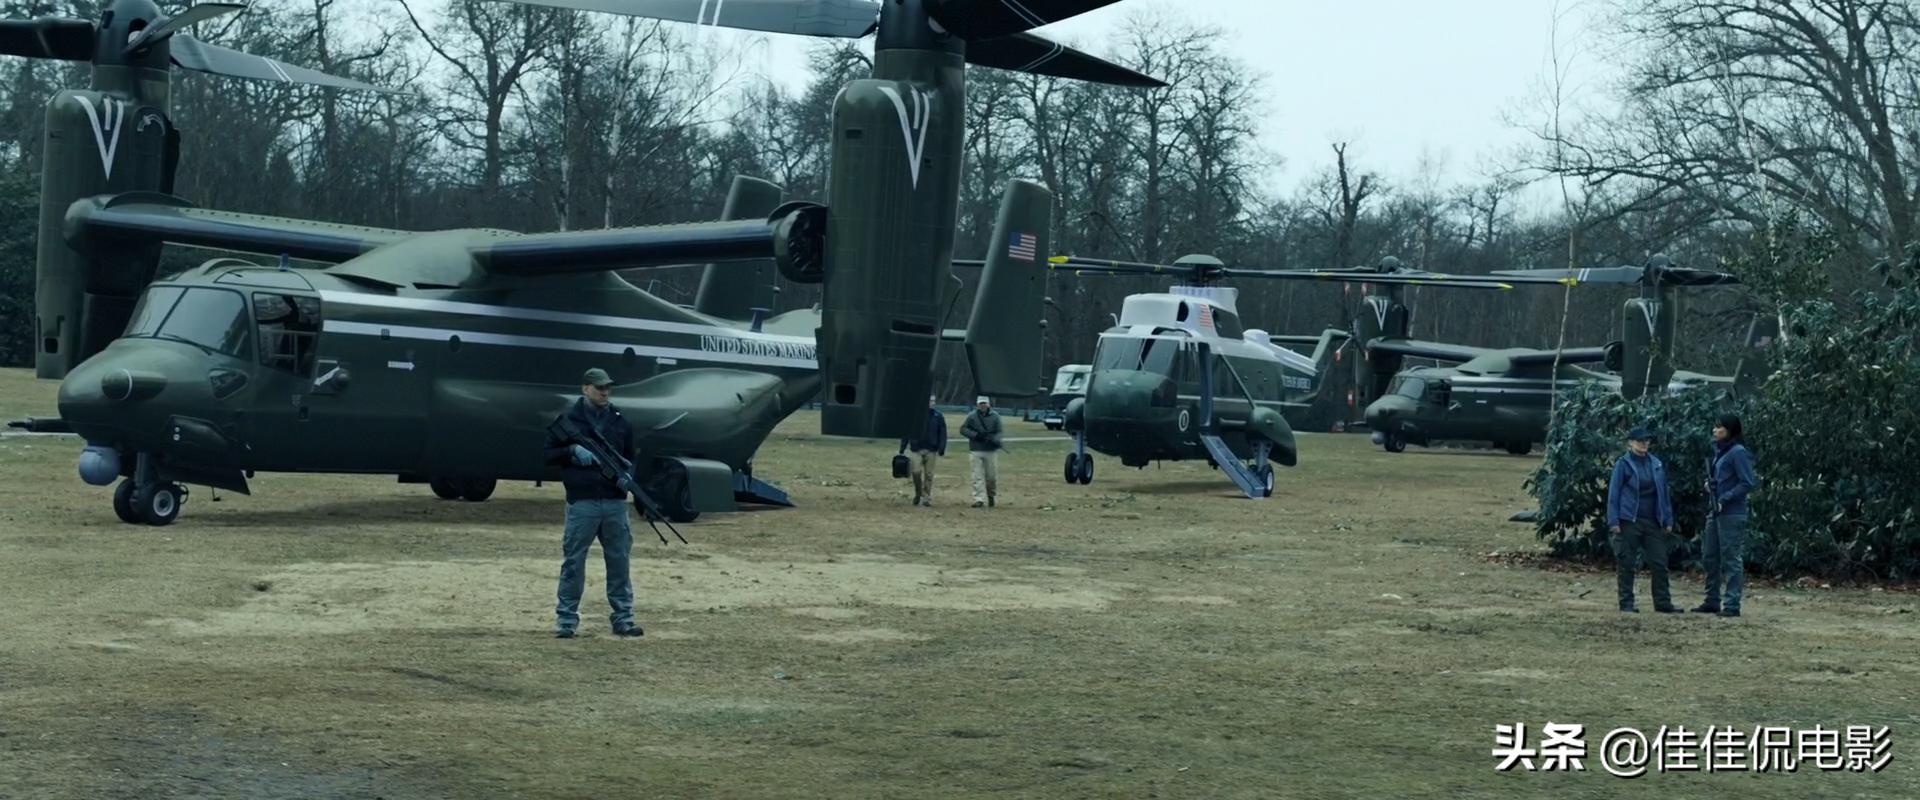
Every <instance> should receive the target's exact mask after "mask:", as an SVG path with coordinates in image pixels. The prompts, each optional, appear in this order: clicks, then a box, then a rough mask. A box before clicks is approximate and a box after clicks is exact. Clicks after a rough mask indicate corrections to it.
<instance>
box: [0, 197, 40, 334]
mask: <svg viewBox="0 0 1920 800" xmlns="http://www.w3.org/2000/svg"><path fill="white" fill-rule="evenodd" d="M39 194H40V193H39V189H38V187H35V186H33V185H31V181H29V180H28V179H27V178H26V177H24V176H21V175H17V174H15V173H14V172H12V171H10V170H9V171H0V367H24V366H28V365H31V364H32V363H33V338H34V331H33V314H34V306H33V280H34V278H33V265H34V247H35V242H36V241H38V238H39V228H40V206H39V203H38V198H39Z"/></svg>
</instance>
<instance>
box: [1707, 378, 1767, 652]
mask: <svg viewBox="0 0 1920 800" xmlns="http://www.w3.org/2000/svg"><path fill="white" fill-rule="evenodd" d="M1740 434H1741V429H1740V417H1739V416H1737V415H1734V414H1724V415H1721V417H1720V420H1719V422H1717V423H1715V424H1714V426H1713V455H1711V456H1709V457H1708V458H1707V530H1706V532H1705V533H1703V534H1701V537H1700V542H1701V545H1700V561H1701V562H1702V563H1703V564H1704V566H1705V567H1706V570H1707V599H1706V602H1703V603H1701V604H1700V606H1699V607H1698V608H1695V609H1694V611H1697V612H1700V613H1702V614H1719V615H1720V616H1723V617H1737V616H1740V596H1741V593H1742V592H1743V591H1744V590H1745V588H1746V584H1747V564H1746V544H1747V495H1749V494H1751V493H1752V492H1753V490H1754V487H1756V486H1759V485H1760V477H1759V476H1758V475H1756V474H1754V471H1753V453H1752V452H1751V451H1749V450H1747V446H1746V445H1745V444H1744V443H1742V442H1741V440H1740ZM1722 582H1724V583H1725V584H1726V593H1725V594H1724V595H1722V594H1721V591H1720V588H1721V583H1722ZM1723 601H1724V602H1723Z"/></svg>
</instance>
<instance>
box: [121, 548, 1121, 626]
mask: <svg viewBox="0 0 1920 800" xmlns="http://www.w3.org/2000/svg"><path fill="white" fill-rule="evenodd" d="M594 561H597V559H594V560H590V561H589V563H588V568H587V591H586V595H585V596H584V597H583V598H582V602H581V616H582V617H583V618H591V617H593V616H596V615H598V614H601V613H604V612H603V611H600V610H599V609H604V608H605V601H604V600H601V599H600V598H602V597H604V594H603V593H604V591H605V588H604V586H605V584H604V583H603V582H602V581H603V579H602V577H601V576H602V573H601V571H600V568H599V565H598V564H596V563H593V562H594ZM633 579H634V582H635V591H636V594H637V596H638V597H639V598H640V599H641V602H642V603H643V604H644V606H645V607H646V608H648V609H654V610H687V611H724V610H727V609H735V608H749V607H769V606H771V607H785V608H786V609H787V610H788V611H789V612H790V613H795V614H801V615H804V616H811V617H815V618H819V619H829V620H840V619H850V618H853V617H856V616H859V615H860V614H861V613H862V612H859V611H857V610H855V609H853V608H847V606H863V605H881V606H896V607H901V608H913V609H939V610H948V611H1018V610H1067V611H1105V610H1106V609H1107V607H1108V606H1109V604H1111V603H1112V602H1113V600H1114V598H1115V597H1116V595H1117V594H1118V593H1119V592H1120V590H1121V589H1123V588H1124V587H1121V586H1119V585H1116V584H1108V583H1104V582H1099V581H1091V580H1088V579H1085V578H1066V577H1063V576H1060V575H1058V574H1055V573H1044V574H1039V575H1034V574H1022V575H1020V576H1019V577H1017V578H1016V577H1013V576H1011V575H1009V574H1008V573H1005V572H1001V571H999V570H991V569H948V568H942V567H939V566H935V565H929V564H913V563H904V562H899V561H895V560H891V559H889V560H881V559H858V560H844V559H836V560H834V561H825V562H791V561H780V562H760V561H750V560H746V559H741V558H735V557H731V556H722V555H712V556H707V557H704V558H697V559H688V558H664V559H644V560H641V559H636V560H635V561H634V562H633ZM554 580H555V565H554V563H553V561H552V560H551V559H531V558H523V559H494V560H459V561H394V562H386V563H324V562H315V563H303V564H293V565H290V566H288V567H287V568H285V569H283V570H280V571H278V572H274V573H271V574H267V575H262V576H260V577H259V579H258V580H257V581H255V583H256V584H259V583H265V584H268V585H270V586H271V587H272V589H271V590H270V591H265V592H261V591H249V592H248V594H247V597H246V598H245V599H244V600H243V601H242V602H241V603H240V605H239V606H238V607H236V608H233V609H228V610H223V611H217V612H214V613H212V614H209V615H207V616H204V617H200V618H165V619H158V620H153V621H152V623H151V624H154V625H158V626H162V627H165V628H170V629H172V630H174V631H175V632H178V633H181V634H184V635H192V636H204V635H240V636H273V635H288V634H328V633H357V632H364V631H370V630H379V629H394V628H410V629H419V628H470V627H474V626H486V627H524V626H527V625H540V624H544V620H546V619H547V618H548V617H549V616H550V615H551V614H552V608H553V586H554ZM825 603H838V604H840V605H823V604H825Z"/></svg>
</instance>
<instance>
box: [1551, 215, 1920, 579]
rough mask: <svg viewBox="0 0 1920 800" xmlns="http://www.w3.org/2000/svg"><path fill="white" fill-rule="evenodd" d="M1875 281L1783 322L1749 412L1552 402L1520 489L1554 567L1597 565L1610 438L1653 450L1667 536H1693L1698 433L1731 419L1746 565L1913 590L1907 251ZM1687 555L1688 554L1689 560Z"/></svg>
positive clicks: (1700, 393)
mask: <svg viewBox="0 0 1920 800" xmlns="http://www.w3.org/2000/svg"><path fill="white" fill-rule="evenodd" d="M1877 269H1878V270H1879V271H1880V272H1881V274H1882V275H1883V276H1884V277H1885V279H1886V283H1887V288H1886V289H1885V290H1881V291H1876V292H1860V293H1857V294H1856V295H1855V296H1854V297H1853V298H1852V299H1851V301H1850V302H1848V303H1844V304H1842V303H1836V302H1833V301H1830V300H1827V299H1824V298H1820V299H1810V300H1808V299H1803V300H1801V301H1799V302H1797V303H1791V304H1788V305H1786V306H1784V311H1783V314H1784V316H1785V319H1786V323H1787V326H1786V330H1785V334H1786V335H1784V336H1782V337H1781V341H1780V342H1778V343H1776V344H1775V345H1774V346H1773V348H1772V350H1771V353H1770V355H1771V360H1772V362H1773V372H1772V374H1771V375H1770V376H1769V377H1768V378H1767V379H1766V381H1765V383H1764V384H1763V385H1762V386H1761V387H1760V389H1759V391H1758V393H1757V394H1756V395H1755V396H1754V397H1751V398H1745V399H1735V398H1732V397H1730V396H1728V395H1727V394H1726V393H1724V392H1721V391H1717V390H1715V391H1706V390H1697V391H1693V392H1688V393H1685V394H1682V395H1678V396H1672V397H1651V396H1649V397H1644V398H1641V399H1639V400H1635V401H1628V400H1624V399H1621V398H1620V397H1619V396H1618V395H1617V394H1614V393H1613V392H1610V391H1607V390H1605V389H1603V388H1600V387H1598V386H1586V387H1583V388H1581V389H1578V390H1574V391H1570V392H1567V393H1564V394H1563V395H1562V396H1561V400H1560V402H1561V406H1560V412H1559V415H1558V417H1557V419H1556V420H1555V424H1554V427H1553V430H1551V431H1549V432H1548V441H1547V457H1546V460H1545V461H1544V462H1543V463H1542V465H1541V467H1540V469H1539V470H1538V471H1536V472H1535V473H1534V476H1533V477H1532V478H1530V479H1529V480H1528V481H1527V488H1528V491H1530V492H1532V493H1533V495H1534V496H1535V497H1536V498H1538V499H1539V500H1540V516H1539V518H1538V520H1537V523H1536V525H1537V530H1536V533H1537V534H1538V535H1539V536H1540V538H1541V539H1543V540H1545V541H1546V542H1548V544H1549V545H1550V549H1551V550H1552V552H1553V553H1555V554H1556V555H1561V556H1582V555H1592V554H1609V553H1610V548H1609V546H1608V544H1607V541H1606V537H1605V536H1604V531H1603V530H1602V527H1603V526H1604V525H1605V520H1606V492H1607V480H1608V477H1609V475H1610V474H1611V468H1612V465H1613V461H1614V460H1615V459H1616V458H1618V457H1619V455H1620V454H1621V453H1622V452H1624V450H1625V442H1624V438H1625V433H1626V431H1627V430H1628V429H1629V428H1630V427H1632V426H1633V425H1640V424H1644V425H1647V426H1649V427H1651V428H1653V429H1654V431H1655V432H1656V433H1657V434H1658V435H1659V436H1660V437H1661V438H1660V441H1659V442H1658V443H1656V445H1655V452H1656V453H1657V454H1658V455H1660V456H1661V458H1662V459H1663V460H1664V461H1666V463H1667V467H1668V475H1669V479H1670V481H1671V484H1672V487H1671V488H1672V490H1673V496H1674V513H1675V516H1676V518H1677V519H1676V520H1675V522H1676V525H1677V528H1678V532H1679V534H1680V535H1681V536H1682V537H1683V538H1686V539H1696V540H1697V537H1698V533H1699V530H1700V528H1701V527H1702V526H1703V525H1704V523H1705V513H1706V506H1705V503H1706V498H1705V494H1704V486H1703V483H1702V482H1703V480H1704V478H1705V471H1706V457H1707V453H1708V452H1709V449H1710V447H1711V444H1710V441H1711V437H1710V431H1711V428H1712V426H1713V422H1714V419H1715V418H1716V417H1717V416H1718V415H1719V414H1721V413H1724V412H1727V411H1733V412H1735V413H1739V414H1740V415H1741V417H1742V419H1743V421H1744V422H1745V427H1746V440H1747V446H1748V448H1749V449H1751V450H1752V451H1753V452H1754V454H1755V456H1756V465H1757V470H1758V472H1759V475H1760V486H1759V488H1758V489H1757V490H1756V491H1755V492H1754V494H1753V496H1752V500H1751V502H1750V507H1751V513H1752V517H1751V518H1750V519H1751V522H1750V524H1749V527H1748V530H1749V534H1748V539H1747V550H1746V557H1747V561H1748V564H1749V565H1750V566H1752V567H1755V568H1757V569H1758V570H1761V571H1763V572H1766V573H1769V574H1774V575H1788V574H1795V573H1813V574H1818V575H1824V576H1828V577H1835V578H1854V577H1869V576H1870V577H1877V578H1893V579H1899V580H1910V579H1914V578H1920V520H1916V514H1920V464H1916V462H1915V459H1916V458H1917V457H1920V391H1915V387H1920V247H1910V248H1908V250H1907V253H1906V256H1905V258H1904V259H1902V260H1901V261H1899V262H1897V263H1889V264H1882V265H1880V266H1879V267H1877ZM1695 552H1697V548H1696V549H1695Z"/></svg>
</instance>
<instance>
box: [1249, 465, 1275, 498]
mask: <svg viewBox="0 0 1920 800" xmlns="http://www.w3.org/2000/svg"><path fill="white" fill-rule="evenodd" d="M1253 476H1254V478H1256V479H1258V480H1259V481H1260V496H1261V497H1272V496H1273V465H1272V464H1261V465H1260V466H1259V467H1257V468H1255V469H1254V471H1253Z"/></svg>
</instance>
